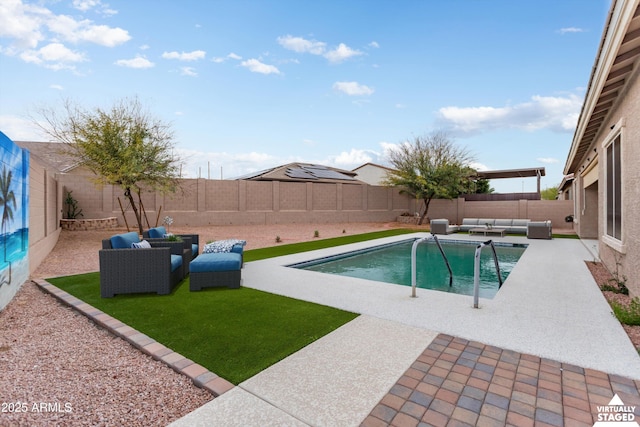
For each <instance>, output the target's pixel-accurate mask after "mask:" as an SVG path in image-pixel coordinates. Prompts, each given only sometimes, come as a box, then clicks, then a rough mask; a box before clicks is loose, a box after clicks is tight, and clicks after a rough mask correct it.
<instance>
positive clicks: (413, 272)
mask: <svg viewBox="0 0 640 427" xmlns="http://www.w3.org/2000/svg"><path fill="white" fill-rule="evenodd" d="M430 239H433V240H434V241H435V242H436V246H438V249H440V254H442V258H443V259H444V263H445V264H446V265H447V269H448V270H449V287H451V286H453V272H452V271H451V265H450V264H449V260H448V259H447V256H446V255H445V254H444V250H443V249H442V246H441V245H440V242H439V241H438V237H437V236H436V235H435V234H431V233H429V234H428V235H427V237H422V238H420V239H416V240H415V241H414V242H413V245H412V246H411V297H413V298H416V270H417V267H416V252H417V250H418V245H419V244H420V243H422V242H425V241H427V240H430Z"/></svg>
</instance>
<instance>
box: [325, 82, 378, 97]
mask: <svg viewBox="0 0 640 427" xmlns="http://www.w3.org/2000/svg"><path fill="white" fill-rule="evenodd" d="M333 89H334V90H337V91H340V92H344V93H346V94H347V95H350V96H361V95H371V94H373V92H374V90H373V89H371V88H370V87H368V86H365V85H361V84H360V83H358V82H335V83H334V84H333Z"/></svg>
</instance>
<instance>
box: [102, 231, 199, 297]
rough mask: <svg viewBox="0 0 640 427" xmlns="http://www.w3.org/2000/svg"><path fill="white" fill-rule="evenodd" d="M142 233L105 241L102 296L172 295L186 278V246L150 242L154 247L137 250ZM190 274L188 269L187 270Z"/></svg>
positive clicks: (128, 234) (179, 243) (173, 243)
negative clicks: (184, 263)
mask: <svg viewBox="0 0 640 427" xmlns="http://www.w3.org/2000/svg"><path fill="white" fill-rule="evenodd" d="M133 243H136V244H139V243H140V238H139V236H138V233H136V232H130V233H124V234H117V235H115V236H112V237H111V238H110V239H104V240H102V249H101V250H100V251H99V258H100V296H101V297H103V298H111V297H113V296H114V295H116V294H132V293H143V292H156V293H157V294H159V295H166V294H169V293H171V291H172V289H173V288H174V287H175V286H176V285H177V284H178V283H179V282H180V281H181V280H182V279H183V278H184V273H185V270H184V267H185V266H184V265H183V253H184V245H183V243H182V242H154V243H151V242H149V246H150V247H142V248H134V247H132V246H131V245H132V244H133ZM187 271H188V267H187Z"/></svg>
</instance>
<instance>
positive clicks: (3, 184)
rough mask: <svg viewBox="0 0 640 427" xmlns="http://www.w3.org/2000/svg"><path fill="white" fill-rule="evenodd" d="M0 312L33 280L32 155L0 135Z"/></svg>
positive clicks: (3, 135) (2, 134)
mask: <svg viewBox="0 0 640 427" xmlns="http://www.w3.org/2000/svg"><path fill="white" fill-rule="evenodd" d="M0 215H2V221H1V223H0V245H1V246H0V248H1V249H0V310H2V308H4V306H5V305H6V304H8V303H9V301H10V300H11V298H13V296H14V295H15V294H16V292H17V291H18V289H19V288H20V286H21V285H22V283H24V282H25V281H26V280H27V279H28V277H29V256H28V250H29V152H28V151H26V150H24V149H22V148H20V147H18V146H17V145H16V144H15V143H14V142H13V141H11V140H10V139H9V138H8V137H7V136H6V135H5V134H4V133H2V132H0Z"/></svg>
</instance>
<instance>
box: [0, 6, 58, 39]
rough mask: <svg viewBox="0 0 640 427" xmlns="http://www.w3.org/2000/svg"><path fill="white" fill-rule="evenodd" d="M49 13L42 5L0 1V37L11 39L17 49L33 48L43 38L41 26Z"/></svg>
mask: <svg viewBox="0 0 640 427" xmlns="http://www.w3.org/2000/svg"><path fill="white" fill-rule="evenodd" d="M50 15H51V12H50V11H49V10H48V9H45V8H43V7H39V6H34V5H23V4H22V1H21V0H3V1H2V3H0V37H3V38H8V39H13V45H14V46H15V47H16V48H18V49H26V48H31V49H33V48H35V47H36V46H38V43H39V42H40V41H42V40H44V38H45V36H44V34H43V33H42V31H41V27H42V25H43V23H44V21H45V20H46V19H47V18H48V17H49V16H50Z"/></svg>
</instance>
